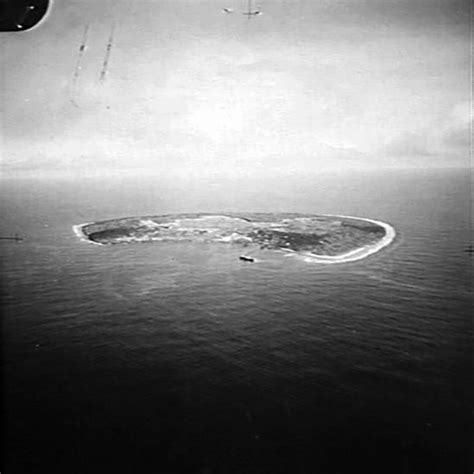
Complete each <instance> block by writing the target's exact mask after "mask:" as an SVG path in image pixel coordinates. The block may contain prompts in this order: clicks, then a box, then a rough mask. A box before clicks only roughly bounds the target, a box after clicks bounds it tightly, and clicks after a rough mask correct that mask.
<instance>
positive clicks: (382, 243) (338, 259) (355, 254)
mask: <svg viewBox="0 0 474 474" xmlns="http://www.w3.org/2000/svg"><path fill="white" fill-rule="evenodd" d="M321 215H322V216H327V217H343V218H346V219H356V220H360V221H365V222H370V223H371V224H376V225H379V226H380V227H383V228H384V229H385V235H384V236H383V238H382V239H380V240H379V241H378V242H376V243H374V244H372V245H366V246H365V247H361V248H358V249H355V250H351V251H349V252H346V253H343V254H341V255H334V256H330V255H317V254H315V253H311V252H307V253H305V254H300V256H302V257H304V260H305V262H311V263H313V262H314V263H326V264H331V263H348V262H355V261H357V260H362V259H363V258H366V257H368V256H369V255H372V254H373V253H376V252H378V251H379V250H382V249H383V248H384V247H386V246H387V245H389V244H391V243H392V242H393V240H394V239H395V236H396V235H397V234H396V232H395V229H394V228H393V227H392V226H391V225H390V224H387V223H386V222H382V221H377V220H375V219H368V218H365V217H354V216H342V215H335V214H321ZM295 255H298V254H296V253H295Z"/></svg>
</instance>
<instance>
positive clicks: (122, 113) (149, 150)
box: [0, 0, 470, 176]
mask: <svg viewBox="0 0 474 474" xmlns="http://www.w3.org/2000/svg"><path fill="white" fill-rule="evenodd" d="M246 5H247V1H246V0H243V1H242V0H228V1H225V0H214V1H208V0H202V1H200V0H189V1H184V0H170V1H161V0H154V1H153V0H148V1H144V0H131V1H130V0H127V1H117V0H110V1H106V0H81V1H79V0H76V1H72V0H69V1H66V0H62V1H61V0H56V2H55V3H54V4H53V6H52V8H51V11H50V14H49V17H48V18H47V19H46V20H45V21H44V22H43V23H41V24H40V26H38V27H37V28H35V29H33V30H31V31H29V32H24V33H4V34H2V35H1V37H0V39H1V45H2V46H1V62H2V65H1V71H2V72H1V106H2V132H3V133H2V135H3V142H2V145H1V152H2V175H3V176H12V175H25V174H33V175H34V174H38V175H46V176H48V175H55V174H61V173H66V174H72V175H74V174H81V173H108V174H110V173H136V174H140V173H154V172H157V173H170V174H173V173H179V174H189V175H194V176H200V175H205V174H209V173H211V174H212V173H214V174H219V173H221V174H235V173H260V172H262V173H263V172H272V171H273V172H283V173H284V172H290V171H291V172H295V171H296V172H302V171H304V172H308V173H311V172H318V171H320V170H324V169H332V168H337V169H344V168H354V167H370V168H373V167H386V166H389V167H392V166H398V167H406V166H409V167H425V166H433V167H443V166H468V165H469V139H470V134H469V128H470V31H469V24H470V3H469V1H467V0H466V1H450V0H331V1H328V0H326V1H316V0H299V1H298V0H285V1H281V0H261V1H260V2H257V1H256V0H254V5H255V6H256V7H258V8H259V9H261V10H262V11H263V14H262V15H260V16H257V17H254V18H252V19H251V20H250V21H248V20H247V19H246V17H245V16H243V15H241V14H240V12H241V11H243V10H245V9H246ZM223 7H231V8H233V9H234V13H232V14H226V13H224V12H223V11H222V8H223ZM113 24H115V34H114V41H113V45H112V49H111V55H110V62H109V69H108V72H107V75H106V77H105V80H104V81H103V82H100V80H99V78H100V72H101V68H102V62H103V60H104V55H105V50H106V46H107V40H108V37H109V34H110V31H111V28H112V25H113ZM86 25H88V26H89V30H88V38H87V47H86V50H85V51H84V54H83V56H82V68H81V71H80V74H79V76H78V78H77V81H76V83H75V84H74V71H75V67H76V63H77V57H78V51H79V47H80V44H81V39H82V36H83V33H84V28H85V27H86Z"/></svg>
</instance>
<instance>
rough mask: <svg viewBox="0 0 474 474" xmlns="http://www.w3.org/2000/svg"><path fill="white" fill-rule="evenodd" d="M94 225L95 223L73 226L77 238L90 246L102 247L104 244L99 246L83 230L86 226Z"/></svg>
mask: <svg viewBox="0 0 474 474" xmlns="http://www.w3.org/2000/svg"><path fill="white" fill-rule="evenodd" d="M92 224H94V222H84V223H83V224H76V225H73V226H72V230H73V231H74V233H75V234H76V235H77V237H79V239H80V240H82V241H83V242H87V243H89V244H95V245H102V244H99V242H94V241H93V240H91V239H89V237H88V236H87V235H86V234H85V233H84V232H83V230H82V229H83V227H85V226H86V225H92Z"/></svg>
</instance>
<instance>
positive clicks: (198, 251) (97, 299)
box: [1, 170, 472, 474]
mask: <svg viewBox="0 0 474 474" xmlns="http://www.w3.org/2000/svg"><path fill="white" fill-rule="evenodd" d="M470 185H471V183H470V178H469V174H468V173H467V172H464V171H462V170H434V171H384V172H381V171H379V172H374V171H370V172H369V171H366V172H362V171H361V172H358V173H338V174H337V175H331V174H323V175H319V176H307V177H305V178H302V177H287V178H286V179H280V178H277V177H274V178H263V177H247V178H246V179H241V180H239V179H237V178H233V179H232V178H226V179H215V180H213V179H211V178H207V179H206V180H197V179H193V178H187V179H186V178H180V179H178V180H175V181H171V180H169V179H164V178H160V177H148V178H147V179H137V178H117V177H115V178H104V177H102V178H100V179H99V178H83V179H80V180H79V179H77V180H66V179H63V180H60V179H58V180H51V181H48V180H44V179H43V180H34V179H23V180H4V181H3V182H2V217H1V228H2V235H14V234H17V233H18V234H19V235H20V236H22V237H23V238H24V240H23V241H21V242H15V241H2V242H1V258H2V293H3V298H2V310H3V316H2V320H3V324H2V329H3V331H2V334H3V344H4V346H3V356H4V357H3V364H4V372H3V373H4V384H3V385H4V389H3V395H4V396H3V402H4V403H3V404H4V414H5V416H4V420H5V422H4V423H3V432H4V443H3V445H4V449H3V451H4V455H3V457H4V462H3V463H4V468H3V470H4V471H5V472H6V473H40V472H41V473H43V472H45V473H46V472H47V473H51V472H62V473H64V472H67V473H76V472H77V473H81V474H82V473H86V472H87V473H95V472H97V473H99V472H100V473H102V472H130V473H132V472H133V473H137V472H138V473H148V472H150V473H152V472H153V473H181V472H189V473H235V472H239V473H257V472H258V473H272V474H273V473H316V472H320V473H333V472H334V473H335V472H347V471H348V470H359V469H362V471H363V472H366V473H372V472H373V473H381V472H393V473H402V472H403V473H405V472H407V473H408V472H410V473H418V472H430V473H433V472H439V473H446V472H450V473H458V472H459V473H461V472H468V469H469V459H468V458H469V456H468V454H469V447H470V446H469V443H470V439H469V437H470V426H471V410H470V400H471V378H470V377H471V337H472V325H471V315H470V313H471V310H472V293H471V286H470V284H471V283H472V281H471V268H472V266H471V262H472V260H471V258H472V257H471V256H470V255H471V254H469V253H467V252H465V251H464V250H465V249H466V248H467V247H468V246H469V243H470V242H469V240H470V233H471V229H470V221H471V216H470V205H469V200H470V194H469V189H470ZM226 211H227V212H239V211H240V212H244V211H246V212H307V213H311V214H323V213H327V214H344V215H351V216H359V217H368V218H373V219H378V220H381V221H384V222H388V223H390V224H391V225H392V226H393V227H394V228H395V229H396V232H397V237H396V239H395V241H394V242H393V243H392V244H391V245H390V246H389V247H387V248H385V249H382V250H381V251H380V252H378V253H376V254H373V255H371V256H369V257H367V258H365V259H363V260H360V261H357V262H353V263H345V264H334V265H322V264H317V263H314V262H313V263H311V262H305V261H303V260H300V259H296V258H291V257H288V256H285V254H282V253H278V252H273V251H270V250H261V251H259V253H258V256H256V257H257V260H258V261H257V263H248V262H242V261H240V260H239V259H238V256H239V255H240V253H241V252H242V249H241V248H240V247H239V246H233V245H228V244H204V243H191V242H181V243H176V242H169V243H166V242H160V243H142V244H124V245H110V246H99V245H93V244H90V243H87V242H84V241H81V240H80V239H79V238H78V236H77V235H75V234H74V232H73V230H72V227H73V225H76V224H80V223H83V222H90V221H95V220H104V219H111V218H117V217H126V216H141V215H159V214H167V213H179V212H212V213H222V212H226Z"/></svg>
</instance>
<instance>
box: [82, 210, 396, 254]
mask: <svg viewBox="0 0 474 474" xmlns="http://www.w3.org/2000/svg"><path fill="white" fill-rule="evenodd" d="M74 231H75V232H76V234H77V235H78V236H79V237H81V238H82V239H84V240H87V241H89V242H92V243H95V244H100V245H107V244H125V243H139V242H160V241H161V242H173V241H175V242H183V241H191V242H203V243H213V242H215V243H227V244H235V245H241V246H242V247H245V248H246V249H247V250H250V251H251V250H253V249H267V250H273V251H283V252H286V253H287V254H289V255H294V256H296V257H303V259H304V260H305V261H307V262H318V263H344V262H352V261H356V260H360V259H362V258H365V257H367V256H368V255H371V254H373V253H375V252H377V251H379V250H381V249H382V248H384V247H386V246H387V245H389V244H390V243H391V242H392V241H393V239H394V238H395V230H394V229H393V227H392V226H390V225H389V224H387V223H385V222H380V221H376V220H372V219H367V218H359V217H350V216H335V215H307V214H295V213H292V214H289V213H278V214H272V213H243V214H224V215H214V214H173V215H164V216H145V217H127V218H119V219H111V220H105V221H99V222H94V223H86V224H80V225H76V226H74Z"/></svg>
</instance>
